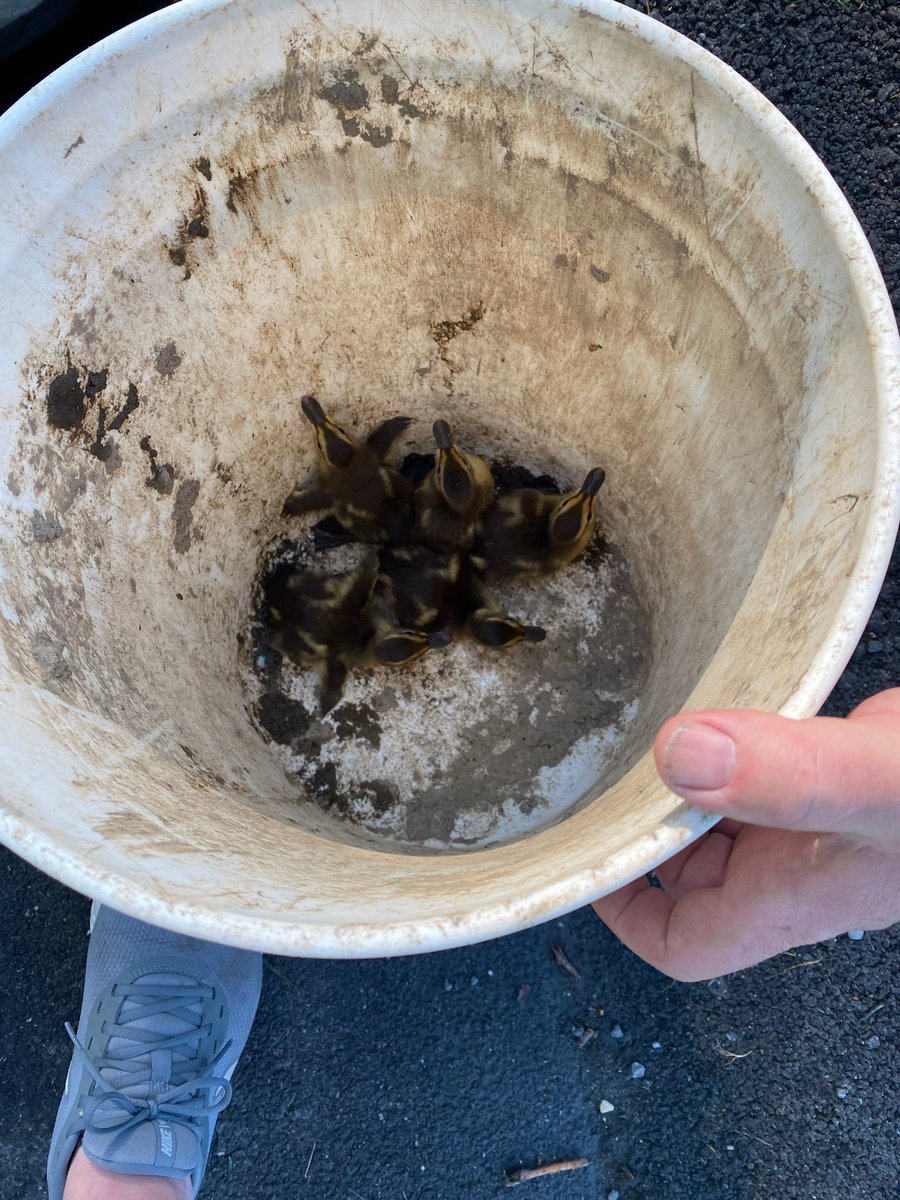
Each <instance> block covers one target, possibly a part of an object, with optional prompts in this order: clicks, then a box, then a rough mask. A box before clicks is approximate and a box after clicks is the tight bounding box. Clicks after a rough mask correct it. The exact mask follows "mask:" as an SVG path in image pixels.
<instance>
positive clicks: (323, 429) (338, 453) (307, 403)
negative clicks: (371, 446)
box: [300, 396, 355, 468]
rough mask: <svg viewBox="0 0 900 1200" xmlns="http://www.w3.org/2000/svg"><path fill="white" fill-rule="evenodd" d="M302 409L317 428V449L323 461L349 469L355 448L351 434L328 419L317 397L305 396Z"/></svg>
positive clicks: (301, 404) (301, 405) (301, 402)
mask: <svg viewBox="0 0 900 1200" xmlns="http://www.w3.org/2000/svg"><path fill="white" fill-rule="evenodd" d="M300 408H301V410H302V411H303V415H304V417H306V419H307V420H308V421H310V422H311V423H312V425H313V427H314V428H315V431H316V447H317V449H318V451H319V455H320V456H321V458H322V461H323V462H324V463H327V465H328V466H330V467H338V468H342V467H349V465H350V463H351V461H352V459H353V451H354V448H355V447H354V442H353V438H352V437H351V436H350V434H349V433H347V431H346V430H345V429H341V427H340V425H336V424H335V423H334V421H332V420H330V419H329V418H328V417H326V415H325V411H324V409H323V408H322V405H321V404H320V403H319V402H318V400H317V399H316V398H315V396H304V397H303V399H302V400H301V401H300Z"/></svg>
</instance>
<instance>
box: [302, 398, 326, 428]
mask: <svg viewBox="0 0 900 1200" xmlns="http://www.w3.org/2000/svg"><path fill="white" fill-rule="evenodd" d="M300 408H301V410H302V412H303V415H304V417H306V419H307V421H311V422H312V423H313V425H315V427H316V429H321V428H322V427H323V426H324V425H326V424H327V423H328V418H327V417H326V416H325V413H324V410H323V409H322V405H321V404H320V403H319V402H318V400H317V399H316V398H315V396H304V397H303V399H302V400H301V401H300Z"/></svg>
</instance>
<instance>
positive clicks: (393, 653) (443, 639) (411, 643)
mask: <svg viewBox="0 0 900 1200" xmlns="http://www.w3.org/2000/svg"><path fill="white" fill-rule="evenodd" d="M451 640H452V639H451V636H450V633H449V632H448V630H446V629H438V630H437V631H435V632H434V633H427V632H426V631H425V630H423V629H401V628H400V627H399V626H395V625H392V624H391V623H390V621H388V620H385V621H384V622H378V623H376V630H375V636H374V637H373V638H372V642H371V645H370V651H371V653H372V654H373V656H374V657H375V658H376V659H377V661H378V662H380V663H382V664H384V665H385V666H388V667H404V666H406V664H407V663H411V662H415V660H416V659H417V658H421V657H422V655H423V654H427V653H428V651H429V650H442V649H443V648H444V647H445V646H449V645H450V642H451Z"/></svg>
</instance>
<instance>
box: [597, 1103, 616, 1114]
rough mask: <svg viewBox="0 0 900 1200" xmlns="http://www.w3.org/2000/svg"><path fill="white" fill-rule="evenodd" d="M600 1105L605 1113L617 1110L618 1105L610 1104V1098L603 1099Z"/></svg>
mask: <svg viewBox="0 0 900 1200" xmlns="http://www.w3.org/2000/svg"><path fill="white" fill-rule="evenodd" d="M598 1107H599V1109H600V1111H601V1112H602V1113H603V1114H604V1115H605V1114H606V1113H611V1112H615V1111H616V1106H615V1105H614V1104H610V1102H609V1101H608V1100H601V1101H600V1104H599V1105H598Z"/></svg>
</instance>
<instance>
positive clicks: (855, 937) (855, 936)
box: [847, 929, 866, 942]
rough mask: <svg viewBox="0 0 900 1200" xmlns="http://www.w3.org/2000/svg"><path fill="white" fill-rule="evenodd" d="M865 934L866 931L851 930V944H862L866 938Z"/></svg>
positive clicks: (848, 935) (849, 934) (849, 935)
mask: <svg viewBox="0 0 900 1200" xmlns="http://www.w3.org/2000/svg"><path fill="white" fill-rule="evenodd" d="M865 934H866V931H865V930H864V929H851V930H850V932H849V933H848V934H847V937H848V938H849V939H850V941H851V942H861V941H862V940H863V938H864V937H865Z"/></svg>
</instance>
